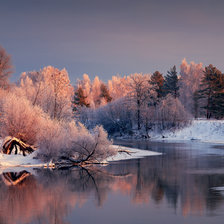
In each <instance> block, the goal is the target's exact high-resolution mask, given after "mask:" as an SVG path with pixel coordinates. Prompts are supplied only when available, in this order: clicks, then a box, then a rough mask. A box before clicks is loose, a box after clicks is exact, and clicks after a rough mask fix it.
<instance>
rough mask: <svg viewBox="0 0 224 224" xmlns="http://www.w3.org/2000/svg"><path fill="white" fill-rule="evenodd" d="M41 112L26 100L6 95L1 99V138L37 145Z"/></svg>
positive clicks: (10, 94)
mask: <svg viewBox="0 0 224 224" xmlns="http://www.w3.org/2000/svg"><path fill="white" fill-rule="evenodd" d="M42 119H43V113H42V110H41V109H40V108H39V107H36V106H32V104H31V103H30V101H28V100H27V99H24V98H21V97H18V96H16V95H15V94H13V93H7V94H5V96H4V97H3V98H2V99H1V120H0V127H1V128H0V133H1V136H2V137H6V136H12V137H16V138H19V139H20V140H22V141H24V142H25V143H28V144H31V145H33V144H36V143H37V134H38V133H39V131H40V128H41V127H40V125H39V124H40V121H41V120H42Z"/></svg>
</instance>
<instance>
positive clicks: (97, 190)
mask: <svg viewBox="0 0 224 224" xmlns="http://www.w3.org/2000/svg"><path fill="white" fill-rule="evenodd" d="M172 160H173V161H172ZM170 161H172V163H170ZM170 164H172V165H170ZM185 169H186V167H185V165H184V164H182V163H181V162H180V161H179V160H178V159H176V158H175V159H174V158H166V157H160V158H159V159H149V158H148V159H138V160H134V161H132V162H127V161H126V162H120V163H114V164H112V165H110V166H108V167H87V168H77V167H74V168H72V169H61V170H49V169H37V170H35V171H34V172H33V173H34V174H31V173H29V172H28V171H25V170H24V171H22V172H19V173H3V174H2V175H1V182H0V205H1V207H0V223H9V224H11V223H12V224H13V223H67V222H66V221H65V220H66V217H67V216H68V215H69V214H70V213H71V212H72V210H73V209H75V206H79V207H82V205H83V204H85V203H87V201H88V200H90V198H92V197H91V196H92V195H94V198H95V202H96V206H97V207H98V206H103V205H104V202H105V201H106V200H107V196H108V195H109V193H111V192H113V193H115V194H122V195H124V196H126V197H129V198H131V201H132V202H133V203H135V204H136V203H137V204H148V203H154V204H155V203H156V204H160V203H164V200H166V201H167V202H168V203H169V204H170V205H172V206H173V208H174V209H176V208H177V207H179V208H180V209H181V211H182V215H188V214H192V213H196V214H202V213H204V212H207V211H213V210H215V209H216V208H217V207H218V206H219V205H221V204H223V201H224V200H223V199H224V198H223V196H221V195H218V194H217V192H214V191H211V190H210V189H211V187H214V186H220V185H224V175H223V174H220V175H209V174H203V175H196V174H190V173H187V172H184V170H185ZM118 204H119V202H118Z"/></svg>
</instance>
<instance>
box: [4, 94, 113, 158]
mask: <svg viewBox="0 0 224 224" xmlns="http://www.w3.org/2000/svg"><path fill="white" fill-rule="evenodd" d="M0 105H1V115H2V116H1V120H0V127H1V129H0V130H1V136H2V137H6V136H12V137H16V138H18V139H20V140H22V141H23V142H25V143H28V144H30V145H35V146H37V147H38V148H39V156H40V157H41V158H42V159H44V160H50V159H55V160H57V159H59V158H61V157H62V156H66V157H67V158H68V159H69V158H73V159H75V160H76V161H80V162H82V161H84V160H85V161H89V162H90V161H98V162H99V161H102V160H104V159H105V158H106V157H107V156H110V155H113V154H114V153H115V151H114V150H113V149H112V148H111V147H109V146H110V145H111V142H110V141H108V139H107V134H106V132H105V131H104V130H103V128H102V127H96V128H95V129H94V131H93V133H90V132H89V131H88V130H87V129H86V128H85V126H83V125H81V124H78V125H77V124H76V123H75V122H74V121H68V120H61V119H60V120H57V119H52V118H51V117H50V116H49V115H48V114H46V113H44V112H43V110H42V109H41V108H40V107H38V106H33V105H32V104H31V102H30V101H29V100H28V99H27V98H24V97H19V96H17V95H16V94H14V93H7V94H5V96H4V97H3V98H2V99H1V102H0Z"/></svg>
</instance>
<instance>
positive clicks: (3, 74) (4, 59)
mask: <svg viewBox="0 0 224 224" xmlns="http://www.w3.org/2000/svg"><path fill="white" fill-rule="evenodd" d="M12 68H13V66H12V64H11V57H10V56H9V55H8V54H7V52H6V51H5V49H4V48H3V47H1V46H0V87H1V88H7V87H8V84H9V80H8V79H9V76H10V75H11V74H12V72H13V71H12Z"/></svg>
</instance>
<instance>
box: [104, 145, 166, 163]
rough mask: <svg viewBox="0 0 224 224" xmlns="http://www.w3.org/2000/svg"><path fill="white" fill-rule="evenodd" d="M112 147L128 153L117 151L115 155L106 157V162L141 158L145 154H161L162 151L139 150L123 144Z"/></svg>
mask: <svg viewBox="0 0 224 224" xmlns="http://www.w3.org/2000/svg"><path fill="white" fill-rule="evenodd" d="M112 147H113V148H114V149H115V150H118V151H127V152H128V153H125V152H118V153H117V154H116V155H115V156H111V157H108V158H107V160H106V161H107V162H112V161H119V160H127V159H137V158H143V157H145V156H158V155H162V153H159V152H153V151H148V150H141V149H136V148H129V147H124V146H120V145H112Z"/></svg>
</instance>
